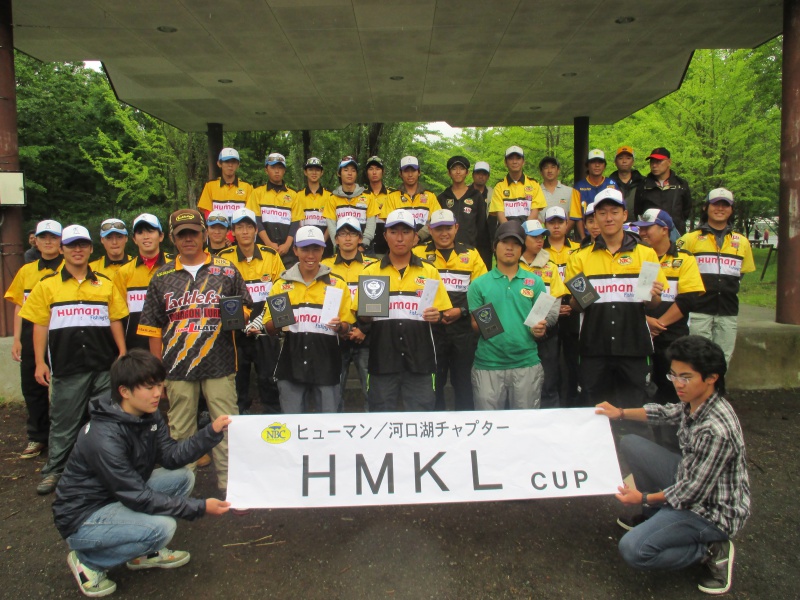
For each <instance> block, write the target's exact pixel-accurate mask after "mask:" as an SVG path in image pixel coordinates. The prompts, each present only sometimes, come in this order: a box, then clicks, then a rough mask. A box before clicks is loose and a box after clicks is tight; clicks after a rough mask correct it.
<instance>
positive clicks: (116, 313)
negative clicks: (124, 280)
mask: <svg viewBox="0 0 800 600" xmlns="http://www.w3.org/2000/svg"><path fill="white" fill-rule="evenodd" d="M128 314H130V313H129V312H128V301H127V294H124V293H121V292H120V291H119V289H118V288H117V286H116V285H112V286H111V296H110V297H109V299H108V318H109V319H110V320H112V321H119V320H120V319H124V318H125V317H127V316H128Z"/></svg>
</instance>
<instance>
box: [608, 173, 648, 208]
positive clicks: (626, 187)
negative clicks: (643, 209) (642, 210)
mask: <svg viewBox="0 0 800 600" xmlns="http://www.w3.org/2000/svg"><path fill="white" fill-rule="evenodd" d="M608 178H609V179H613V180H614V182H615V183H616V184H617V189H618V190H619V191H620V192H622V197H623V198H625V210H627V211H628V221H638V220H639V219H638V216H637V215H635V214H634V211H635V209H636V207H635V205H634V202H635V200H636V190H638V189H639V188H640V187H641V185H642V183H643V182H644V175H642V174H641V173H640V172H639V171H637V170H636V169H633V170H632V171H631V178H630V180H629V181H628V183H623V182H622V180H621V179H620V178H619V171H614V172H613V173H612V174H611V175H609V176H608Z"/></svg>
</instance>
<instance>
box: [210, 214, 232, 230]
mask: <svg viewBox="0 0 800 600" xmlns="http://www.w3.org/2000/svg"><path fill="white" fill-rule="evenodd" d="M206 225H208V226H209V227H211V226H212V225H222V226H223V227H225V228H227V227H228V215H226V214H225V211H222V210H212V211H211V212H209V213H208V216H207V217H206Z"/></svg>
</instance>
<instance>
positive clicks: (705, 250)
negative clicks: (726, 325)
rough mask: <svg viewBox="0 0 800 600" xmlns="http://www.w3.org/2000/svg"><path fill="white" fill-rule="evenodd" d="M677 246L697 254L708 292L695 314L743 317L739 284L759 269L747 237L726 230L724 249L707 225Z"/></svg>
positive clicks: (728, 229) (686, 236) (700, 301)
mask: <svg viewBox="0 0 800 600" xmlns="http://www.w3.org/2000/svg"><path fill="white" fill-rule="evenodd" d="M676 246H677V247H678V248H680V249H682V250H688V251H689V252H691V253H692V254H694V257H695V259H696V260H697V267H698V269H700V276H701V277H702V278H703V285H705V287H706V293H705V294H703V295H702V296H701V297H700V298H698V299H697V302H695V304H694V306H693V307H692V312H698V313H703V314H706V315H718V316H723V317H724V316H730V317H735V316H736V315H738V314H739V282H740V280H741V278H742V275H744V274H745V273H751V272H753V271H755V270H756V265H755V263H754V262H753V251H752V249H751V248H750V242H749V241H747V237H746V236H743V235H742V234H740V233H736V232H735V231H733V230H732V229H731V228H730V227H728V228H727V229H725V231H724V238H723V241H722V247H720V246H718V245H717V238H716V236H715V235H714V230H713V229H711V228H710V227H709V226H708V224H707V223H704V224H703V225H701V226H700V229H696V230H694V231H691V232H689V233H687V234H685V235H684V236H683V237H681V238H680V239H678V241H677V242H676Z"/></svg>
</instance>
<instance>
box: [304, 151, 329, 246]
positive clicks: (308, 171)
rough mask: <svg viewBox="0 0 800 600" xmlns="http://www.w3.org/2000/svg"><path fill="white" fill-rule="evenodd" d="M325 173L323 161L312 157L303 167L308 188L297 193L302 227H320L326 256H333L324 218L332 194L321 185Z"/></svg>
mask: <svg viewBox="0 0 800 600" xmlns="http://www.w3.org/2000/svg"><path fill="white" fill-rule="evenodd" d="M323 172H324V167H323V166H322V161H321V160H320V159H318V158H317V157H316V156H312V157H311V158H309V159H308V160H307V161H306V163H305V165H303V174H304V175H305V178H306V186H305V187H304V188H303V189H302V190H300V191H299V192H297V202H298V203H299V204H300V210H301V211H302V212H303V220H302V221H301V222H300V225H301V226H304V225H313V226H314V227H319V229H320V231H322V235H323V236H325V243H326V246H325V256H331V255H332V254H333V244H332V243H331V240H330V236H329V235H328V223H327V221H326V220H325V217H324V216H323V213H324V211H325V206H326V205H327V204H328V199H329V198H330V195H331V193H330V192H329V191H328V190H326V189H325V188H324V187H322V184H321V183H320V179H322V173H323Z"/></svg>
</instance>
